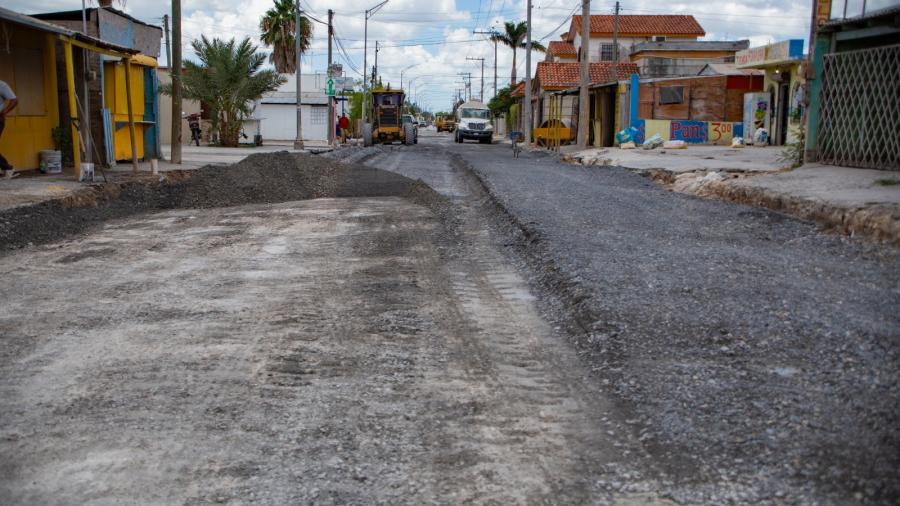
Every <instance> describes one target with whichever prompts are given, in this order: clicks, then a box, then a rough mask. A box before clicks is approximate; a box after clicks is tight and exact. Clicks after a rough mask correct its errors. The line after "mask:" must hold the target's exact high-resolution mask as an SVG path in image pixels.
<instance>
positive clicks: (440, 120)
mask: <svg viewBox="0 0 900 506" xmlns="http://www.w3.org/2000/svg"><path fill="white" fill-rule="evenodd" d="M434 126H435V128H437V131H438V132H452V131H453V129H455V128H456V121H454V120H453V116H450V115H448V114H439V115H438V116H437V118H436V119H435V120H434Z"/></svg>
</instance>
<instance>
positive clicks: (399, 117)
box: [361, 88, 417, 146]
mask: <svg viewBox="0 0 900 506" xmlns="http://www.w3.org/2000/svg"><path fill="white" fill-rule="evenodd" d="M405 96H406V95H405V94H404V93H403V90H392V89H390V88H387V89H379V90H373V91H372V109H371V111H370V116H369V117H370V118H371V120H372V122H371V123H363V124H362V127H361V131H362V138H363V145H364V146H371V145H373V144H376V143H378V144H390V143H392V142H398V141H399V142H401V143H403V144H406V145H407V146H410V145H412V144H414V143H415V142H416V137H417V136H416V131H415V129H416V125H414V124H413V123H411V122H404V121H403V101H404V100H403V99H404V97H405Z"/></svg>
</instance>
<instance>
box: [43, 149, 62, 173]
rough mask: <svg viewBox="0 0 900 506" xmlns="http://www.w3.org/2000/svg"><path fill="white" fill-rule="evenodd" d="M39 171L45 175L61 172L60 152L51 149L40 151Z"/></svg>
mask: <svg viewBox="0 0 900 506" xmlns="http://www.w3.org/2000/svg"><path fill="white" fill-rule="evenodd" d="M41 171H43V172H46V173H47V174H59V173H60V172H62V152H60V151H54V150H52V149H43V150H41Z"/></svg>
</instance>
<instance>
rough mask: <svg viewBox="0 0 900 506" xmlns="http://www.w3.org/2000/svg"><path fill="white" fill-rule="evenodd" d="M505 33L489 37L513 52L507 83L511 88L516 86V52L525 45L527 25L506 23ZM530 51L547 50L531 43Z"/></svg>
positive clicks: (538, 44) (521, 22)
mask: <svg viewBox="0 0 900 506" xmlns="http://www.w3.org/2000/svg"><path fill="white" fill-rule="evenodd" d="M504 28H505V31H504V32H503V33H494V34H493V35H491V40H492V41H496V42H499V43H501V44H503V45H504V46H507V47H510V48H512V50H513V61H512V74H510V75H511V76H512V78H511V79H510V81H509V84H510V85H511V86H515V85H516V50H517V49H518V48H520V47H521V48H524V47H525V46H526V44H525V36H526V35H528V25H526V24H525V22H524V21H520V22H519V23H513V22H510V21H507V22H506V23H505V24H504ZM531 49H534V50H535V51H546V50H547V49H546V48H545V47H544V46H543V45H542V44H541V43H540V42H535V41H533V40H532V41H531Z"/></svg>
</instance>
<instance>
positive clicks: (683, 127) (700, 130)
mask: <svg viewBox="0 0 900 506" xmlns="http://www.w3.org/2000/svg"><path fill="white" fill-rule="evenodd" d="M708 137H709V129H708V126H707V123H706V121H687V120H672V121H671V122H669V140H670V141H684V142H686V143H688V144H704V143H706V139H707V138H708Z"/></svg>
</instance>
